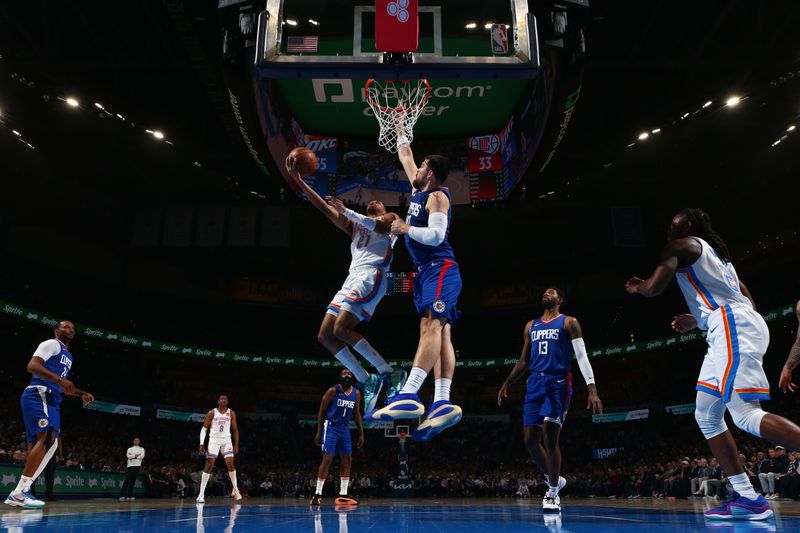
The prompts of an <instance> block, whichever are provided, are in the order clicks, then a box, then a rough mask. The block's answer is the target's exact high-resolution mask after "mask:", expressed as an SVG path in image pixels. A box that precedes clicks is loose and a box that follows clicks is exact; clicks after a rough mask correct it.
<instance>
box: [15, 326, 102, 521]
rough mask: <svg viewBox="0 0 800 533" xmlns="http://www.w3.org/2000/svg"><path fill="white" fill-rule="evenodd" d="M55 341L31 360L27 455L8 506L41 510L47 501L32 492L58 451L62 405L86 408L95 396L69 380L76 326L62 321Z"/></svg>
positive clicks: (23, 401) (25, 400) (25, 410)
mask: <svg viewBox="0 0 800 533" xmlns="http://www.w3.org/2000/svg"><path fill="white" fill-rule="evenodd" d="M53 332H54V335H55V338H53V339H48V340H46V341H44V342H42V343H41V344H40V345H39V346H38V347H37V348H36V351H35V352H33V356H32V357H31V359H30V361H28V366H27V370H28V372H30V373H31V374H32V375H33V377H32V378H31V381H30V384H29V385H28V386H27V387H26V388H25V390H24V391H23V392H22V397H20V401H19V403H20V405H21V407H22V418H23V421H24V423H25V435H26V438H27V441H28V456H27V458H26V459H25V467H24V468H23V469H22V475H21V476H20V480H19V483H17V487H16V488H15V489H14V490H13V491H11V494H9V495H8V497H7V498H6V502H5V503H6V505H12V506H14V507H22V508H23V509H40V508H42V507H44V502H43V501H41V500H38V499H37V498H35V497H34V496H33V495H32V494H31V492H30V490H31V485H33V482H34V481H36V478H37V477H39V475H41V473H42V472H43V471H44V469H45V467H46V466H47V463H49V462H50V460H51V459H52V458H53V455H54V454H55V453H56V450H58V447H59V444H60V442H59V441H60V439H61V402H62V400H63V396H64V395H65V394H66V395H67V396H77V397H79V398H81V399H82V400H83V403H84V405H88V404H90V403H92V402H93V401H94V396H92V395H91V394H90V393H88V392H85V391H82V390H80V389H78V388H77V387H75V385H74V384H73V383H72V382H71V381H70V380H69V379H68V378H69V374H70V372H71V371H72V362H73V357H72V354H71V353H70V352H69V344H70V342H71V341H72V340H73V339H74V338H75V324H73V323H72V322H70V321H69V320H62V321H61V322H59V323H58V324H56V327H55V328H54V330H53Z"/></svg>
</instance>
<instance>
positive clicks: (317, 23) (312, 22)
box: [308, 19, 319, 26]
mask: <svg viewBox="0 0 800 533" xmlns="http://www.w3.org/2000/svg"><path fill="white" fill-rule="evenodd" d="M308 22H309V23H310V24H313V25H314V26H319V22H317V21H316V20H314V19H308Z"/></svg>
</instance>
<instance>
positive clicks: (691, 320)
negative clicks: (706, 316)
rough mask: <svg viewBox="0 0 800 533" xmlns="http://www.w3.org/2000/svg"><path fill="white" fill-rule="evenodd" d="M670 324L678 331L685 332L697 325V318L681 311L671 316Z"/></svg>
mask: <svg viewBox="0 0 800 533" xmlns="http://www.w3.org/2000/svg"><path fill="white" fill-rule="evenodd" d="M671 325H672V329H674V330H675V331H677V332H678V333H686V332H687V331H691V330H693V329H694V328H696V327H697V319H696V318H695V317H694V315H692V314H690V313H683V314H682V315H678V316H676V317H675V318H673V319H672V324H671Z"/></svg>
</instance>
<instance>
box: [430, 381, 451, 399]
mask: <svg viewBox="0 0 800 533" xmlns="http://www.w3.org/2000/svg"><path fill="white" fill-rule="evenodd" d="M435 384H436V387H435V388H434V391H435V392H434V394H433V401H434V402H438V401H439V400H447V401H448V402H449V401H450V385H452V384H453V380H452V379H448V378H439V379H437V380H436V382H435Z"/></svg>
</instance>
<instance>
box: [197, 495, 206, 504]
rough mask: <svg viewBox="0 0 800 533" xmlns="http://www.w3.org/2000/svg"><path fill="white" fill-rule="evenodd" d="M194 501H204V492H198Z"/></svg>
mask: <svg viewBox="0 0 800 533" xmlns="http://www.w3.org/2000/svg"><path fill="white" fill-rule="evenodd" d="M195 501H196V502H197V503H206V497H205V495H204V494H198V495H197V499H196V500H195Z"/></svg>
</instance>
